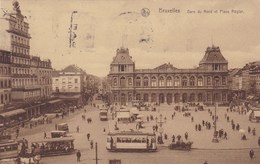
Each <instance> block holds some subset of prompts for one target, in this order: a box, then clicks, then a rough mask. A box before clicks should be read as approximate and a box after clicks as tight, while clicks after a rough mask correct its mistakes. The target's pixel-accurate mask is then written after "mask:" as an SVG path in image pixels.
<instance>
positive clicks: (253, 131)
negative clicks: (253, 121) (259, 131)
mask: <svg viewBox="0 0 260 164" xmlns="http://www.w3.org/2000/svg"><path fill="white" fill-rule="evenodd" d="M252 133H253V136H255V128H253V130H252Z"/></svg>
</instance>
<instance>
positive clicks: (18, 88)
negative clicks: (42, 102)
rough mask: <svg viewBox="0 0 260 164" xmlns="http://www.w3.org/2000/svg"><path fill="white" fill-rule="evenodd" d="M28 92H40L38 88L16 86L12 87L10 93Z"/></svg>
mask: <svg viewBox="0 0 260 164" xmlns="http://www.w3.org/2000/svg"><path fill="white" fill-rule="evenodd" d="M29 90H41V87H40V86H16V87H12V91H29Z"/></svg>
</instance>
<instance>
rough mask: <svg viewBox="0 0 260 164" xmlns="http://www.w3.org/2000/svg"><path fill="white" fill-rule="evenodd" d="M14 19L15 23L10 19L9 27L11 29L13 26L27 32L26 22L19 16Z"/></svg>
mask: <svg viewBox="0 0 260 164" xmlns="http://www.w3.org/2000/svg"><path fill="white" fill-rule="evenodd" d="M15 21H16V22H15V23H13V22H12V21H10V28H11V29H12V28H14V29H17V30H20V31H23V32H26V33H28V27H27V24H26V23H25V22H23V21H22V20H20V19H19V18H16V20H15Z"/></svg>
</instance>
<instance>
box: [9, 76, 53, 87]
mask: <svg viewBox="0 0 260 164" xmlns="http://www.w3.org/2000/svg"><path fill="white" fill-rule="evenodd" d="M44 84H52V83H51V79H39V80H38V79H37V78H31V79H21V78H19V79H13V80H12V85H13V87H20V86H29V85H44Z"/></svg>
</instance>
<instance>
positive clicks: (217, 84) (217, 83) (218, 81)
mask: <svg viewBox="0 0 260 164" xmlns="http://www.w3.org/2000/svg"><path fill="white" fill-rule="evenodd" d="M219 85H220V78H219V77H218V76H215V77H214V86H219Z"/></svg>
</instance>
